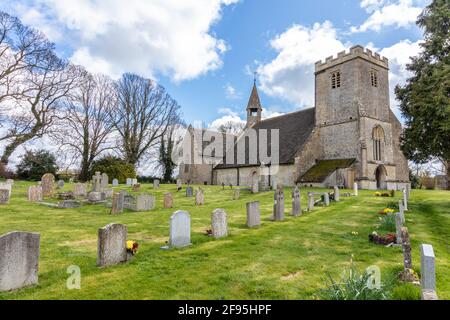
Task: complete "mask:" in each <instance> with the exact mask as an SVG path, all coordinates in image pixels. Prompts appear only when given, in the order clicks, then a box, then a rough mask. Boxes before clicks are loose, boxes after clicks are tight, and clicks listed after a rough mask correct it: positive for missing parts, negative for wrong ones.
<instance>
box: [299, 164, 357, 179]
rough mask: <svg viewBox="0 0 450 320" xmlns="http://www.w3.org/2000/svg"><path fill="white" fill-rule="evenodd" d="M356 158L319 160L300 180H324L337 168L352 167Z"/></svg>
mask: <svg viewBox="0 0 450 320" xmlns="http://www.w3.org/2000/svg"><path fill="white" fill-rule="evenodd" d="M355 160H356V159H354V158H353V159H332V160H319V161H317V163H316V164H315V165H314V166H312V167H311V168H310V169H309V170H308V171H307V172H306V173H305V174H304V175H303V176H302V177H301V178H300V182H317V183H321V182H323V181H324V180H325V179H326V178H327V177H328V176H329V175H330V174H332V173H333V172H334V171H335V170H336V169H342V168H348V167H350V166H351V165H352V164H353V162H355Z"/></svg>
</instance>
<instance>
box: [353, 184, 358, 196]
mask: <svg viewBox="0 0 450 320" xmlns="http://www.w3.org/2000/svg"><path fill="white" fill-rule="evenodd" d="M353 194H354V195H355V196H357V195H358V183H357V182H354V183H353Z"/></svg>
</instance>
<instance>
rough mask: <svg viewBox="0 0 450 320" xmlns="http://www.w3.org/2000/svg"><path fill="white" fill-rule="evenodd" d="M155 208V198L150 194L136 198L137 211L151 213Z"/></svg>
mask: <svg viewBox="0 0 450 320" xmlns="http://www.w3.org/2000/svg"><path fill="white" fill-rule="evenodd" d="M154 208H155V197H154V196H152V195H150V194H140V195H138V196H137V197H136V211H150V210H153V209H154Z"/></svg>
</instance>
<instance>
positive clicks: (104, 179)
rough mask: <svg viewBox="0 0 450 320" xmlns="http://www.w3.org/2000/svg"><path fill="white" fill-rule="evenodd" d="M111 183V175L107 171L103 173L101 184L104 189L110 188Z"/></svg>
mask: <svg viewBox="0 0 450 320" xmlns="http://www.w3.org/2000/svg"><path fill="white" fill-rule="evenodd" d="M108 185H109V177H108V175H107V174H106V173H102V179H101V186H102V189H106V188H108Z"/></svg>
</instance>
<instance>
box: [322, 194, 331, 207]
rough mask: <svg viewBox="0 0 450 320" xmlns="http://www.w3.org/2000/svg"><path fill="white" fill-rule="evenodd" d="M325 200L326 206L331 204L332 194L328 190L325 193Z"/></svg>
mask: <svg viewBox="0 0 450 320" xmlns="http://www.w3.org/2000/svg"><path fill="white" fill-rule="evenodd" d="M323 202H324V203H325V206H327V207H328V206H329V205H330V195H329V194H328V192H325V193H324V194H323Z"/></svg>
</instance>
